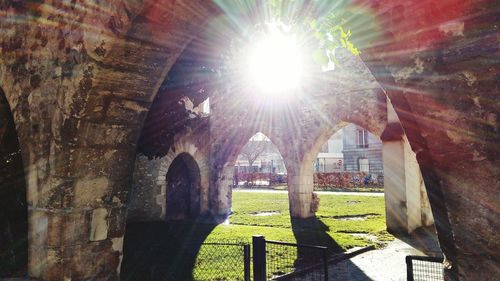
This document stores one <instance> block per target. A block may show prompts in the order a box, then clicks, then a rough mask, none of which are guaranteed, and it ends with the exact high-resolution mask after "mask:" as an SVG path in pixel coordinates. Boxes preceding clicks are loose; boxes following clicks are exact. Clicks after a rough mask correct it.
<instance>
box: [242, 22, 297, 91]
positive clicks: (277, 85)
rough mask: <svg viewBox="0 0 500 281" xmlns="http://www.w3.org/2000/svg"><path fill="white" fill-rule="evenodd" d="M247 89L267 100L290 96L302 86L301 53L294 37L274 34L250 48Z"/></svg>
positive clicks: (287, 34)
mask: <svg viewBox="0 0 500 281" xmlns="http://www.w3.org/2000/svg"><path fill="white" fill-rule="evenodd" d="M247 59H248V60H247V63H246V72H247V73H246V78H247V80H248V85H249V86H250V87H253V89H252V90H255V93H257V94H259V95H261V96H262V95H265V96H278V97H279V96H285V95H289V94H290V93H291V92H293V91H294V90H296V89H298V88H299V87H300V85H301V80H302V75H303V73H302V72H303V63H302V52H301V49H300V46H299V44H298V42H297V37H296V36H294V35H293V34H289V33H285V32H282V31H280V30H272V31H270V32H268V33H267V34H266V35H265V36H263V37H262V38H260V40H256V42H255V43H254V44H252V45H251V46H250V48H249V52H248V56H247Z"/></svg>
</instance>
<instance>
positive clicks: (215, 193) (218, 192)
mask: <svg viewBox="0 0 500 281" xmlns="http://www.w3.org/2000/svg"><path fill="white" fill-rule="evenodd" d="M259 132H261V133H262V134H264V135H265V136H266V137H267V138H268V139H269V140H270V141H271V142H272V143H273V144H274V145H275V146H276V148H277V149H278V151H279V153H280V154H281V156H282V157H283V156H284V155H283V151H284V150H283V149H282V148H283V146H282V143H281V141H280V139H279V138H275V137H274V135H273V134H272V131H271V130H269V128H267V127H264V126H262V127H259V128H251V129H250V130H246V129H243V130H242V129H239V130H237V131H235V132H231V135H234V136H235V137H234V138H231V140H230V141H229V142H228V139H229V138H226V139H225V141H226V142H225V143H224V144H223V145H224V146H226V148H225V149H224V153H220V152H218V153H214V151H212V156H211V157H212V159H217V161H220V163H224V164H222V165H221V166H217V165H215V164H216V163H215V161H212V163H211V164H212V166H213V167H212V168H213V172H214V175H215V176H214V177H212V181H211V184H212V185H211V187H210V189H211V193H212V196H211V197H212V201H211V211H212V213H213V214H215V215H217V216H226V215H228V214H229V213H230V211H231V202H232V187H233V184H234V183H233V177H234V165H235V163H236V159H237V158H238V155H239V154H240V152H241V149H242V148H243V146H244V145H245V144H246V143H247V142H248V140H249V139H250V138H251V137H252V136H254V135H255V134H257V133H259ZM217 141H218V140H215V142H217ZM221 154H222V155H221ZM283 161H284V162H285V158H284V157H283ZM285 167H286V162H285Z"/></svg>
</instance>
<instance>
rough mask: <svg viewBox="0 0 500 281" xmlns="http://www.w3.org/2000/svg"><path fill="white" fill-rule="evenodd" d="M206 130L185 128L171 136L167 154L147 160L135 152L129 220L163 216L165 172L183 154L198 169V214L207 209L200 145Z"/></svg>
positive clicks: (206, 163)
mask: <svg viewBox="0 0 500 281" xmlns="http://www.w3.org/2000/svg"><path fill="white" fill-rule="evenodd" d="M206 132H207V131H206V130H199V131H195V132H193V131H191V130H187V131H185V132H183V133H180V134H178V135H176V136H175V137H174V139H175V142H174V144H173V145H172V146H171V147H170V149H169V150H168V153H167V155H165V156H164V157H160V158H153V159H149V158H148V157H146V156H144V155H140V154H138V155H137V159H136V162H135V170H134V176H133V183H132V189H131V192H130V195H129V204H128V218H127V219H128V220H129V221H161V220H165V219H166V218H167V215H168V214H167V213H166V210H167V207H166V204H167V182H166V180H167V173H168V171H169V168H170V165H171V164H172V162H173V161H174V160H175V159H176V158H177V157H178V156H179V155H182V154H184V153H186V154H188V155H189V156H190V157H192V158H193V159H194V161H195V162H196V163H195V164H196V165H197V167H196V168H197V169H199V180H200V189H199V191H198V192H199V199H198V200H197V201H198V202H199V208H198V209H199V213H200V214H207V213H208V212H209V198H208V193H209V178H210V170H209V161H208V155H209V154H208V152H207V150H206V149H207V147H206V146H205V145H203V142H204V140H205V139H207V138H208V136H207V135H206Z"/></svg>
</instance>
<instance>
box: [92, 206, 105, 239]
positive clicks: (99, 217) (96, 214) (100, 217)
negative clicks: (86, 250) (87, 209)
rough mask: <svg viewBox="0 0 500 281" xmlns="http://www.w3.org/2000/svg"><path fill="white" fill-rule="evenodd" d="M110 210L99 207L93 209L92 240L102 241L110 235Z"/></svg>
mask: <svg viewBox="0 0 500 281" xmlns="http://www.w3.org/2000/svg"><path fill="white" fill-rule="evenodd" d="M108 229H109V225H108V210H107V209H105V208H99V209H95V210H94V211H92V221H91V224H90V237H89V240H90V241H100V240H104V239H106V238H107V237H108Z"/></svg>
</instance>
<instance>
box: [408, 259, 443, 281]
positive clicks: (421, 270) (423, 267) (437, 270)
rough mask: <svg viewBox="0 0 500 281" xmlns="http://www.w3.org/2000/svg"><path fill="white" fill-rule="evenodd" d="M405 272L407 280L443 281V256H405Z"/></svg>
mask: <svg viewBox="0 0 500 281" xmlns="http://www.w3.org/2000/svg"><path fill="white" fill-rule="evenodd" d="M406 274H407V279H408V281H443V280H444V276H443V258H442V257H422V256H407V257H406Z"/></svg>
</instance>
